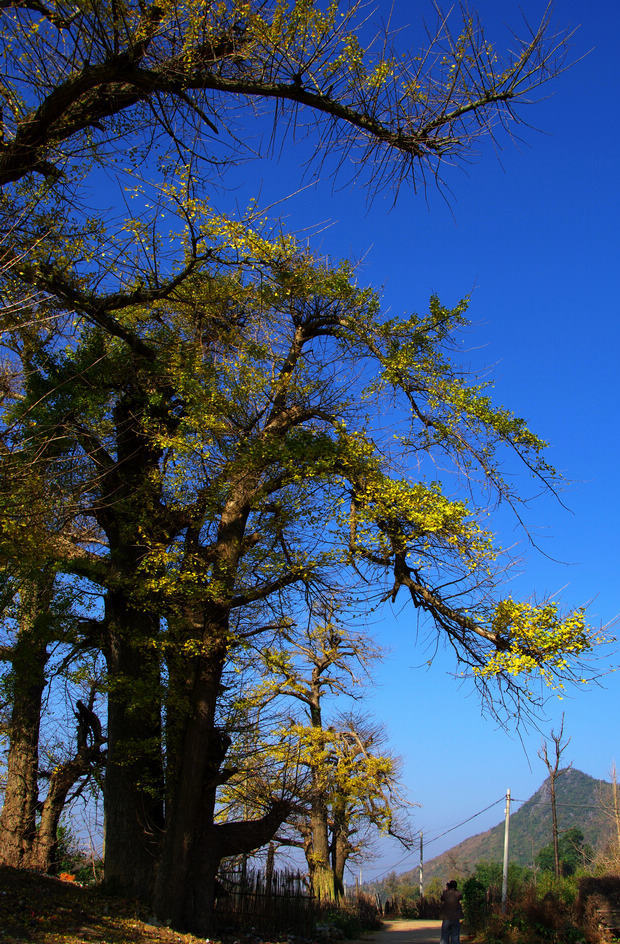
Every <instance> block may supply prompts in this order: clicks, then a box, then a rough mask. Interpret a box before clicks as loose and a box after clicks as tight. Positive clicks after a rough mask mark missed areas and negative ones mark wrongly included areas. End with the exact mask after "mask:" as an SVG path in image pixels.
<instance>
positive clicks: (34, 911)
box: [0, 868, 204, 944]
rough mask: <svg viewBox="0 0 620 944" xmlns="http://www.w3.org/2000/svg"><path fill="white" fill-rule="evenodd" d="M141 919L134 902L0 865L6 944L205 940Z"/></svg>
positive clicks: (0, 933)
mask: <svg viewBox="0 0 620 944" xmlns="http://www.w3.org/2000/svg"><path fill="white" fill-rule="evenodd" d="M146 918H147V915H145V914H140V908H139V906H138V905H136V903H135V902H133V901H128V900H125V899H122V898H111V897H109V896H106V895H104V894H103V893H102V892H101V891H99V890H97V889H91V888H81V887H80V886H77V885H74V884H72V883H69V882H63V881H61V880H60V879H55V878H50V877H49V876H46V875H40V874H38V873H35V872H27V871H18V870H16V869H7V868H0V941H2V942H7V944H25V942H32V944H204V939H203V938H197V937H194V936H193V935H192V934H178V933H177V932H175V931H171V930H170V929H169V928H161V927H157V926H156V925H153V924H149V923H148V921H147V920H146Z"/></svg>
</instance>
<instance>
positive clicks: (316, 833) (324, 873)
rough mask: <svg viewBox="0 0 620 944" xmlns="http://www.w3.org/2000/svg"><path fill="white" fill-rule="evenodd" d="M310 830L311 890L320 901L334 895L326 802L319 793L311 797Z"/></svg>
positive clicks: (331, 897)
mask: <svg viewBox="0 0 620 944" xmlns="http://www.w3.org/2000/svg"><path fill="white" fill-rule="evenodd" d="M310 828H311V830H312V866H313V869H312V891H313V893H314V895H316V897H317V898H319V899H320V900H321V901H333V900H334V899H335V897H336V891H335V888H334V873H333V871H332V868H331V865H330V861H329V824H328V817H327V804H326V803H325V801H324V799H323V797H322V796H320V795H318V796H317V795H315V796H314V797H313V799H312V807H311V810H310Z"/></svg>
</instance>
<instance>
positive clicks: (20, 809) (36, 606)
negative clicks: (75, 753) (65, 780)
mask: <svg viewBox="0 0 620 944" xmlns="http://www.w3.org/2000/svg"><path fill="white" fill-rule="evenodd" d="M52 593H53V577H52V578H44V579H42V580H41V581H23V582H22V585H21V588H20V626H19V631H18V636H17V640H16V642H15V645H14V648H13V653H12V670H11V688H12V700H13V709H12V712H11V722H10V727H9V756H8V764H7V781H6V790H5V794H4V806H3V807H2V813H1V814H0V865H10V866H13V867H15V868H22V867H25V866H26V865H27V864H28V860H29V857H30V852H31V849H32V844H33V841H34V838H35V834H36V813H37V803H38V798H39V793H38V773H39V729H40V724H41V702H42V697H43V691H44V689H45V684H46V677H45V667H46V664H47V660H48V658H49V655H48V651H47V641H48V632H47V628H48V621H49V606H50V603H51V598H52Z"/></svg>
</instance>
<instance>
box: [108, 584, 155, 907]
mask: <svg viewBox="0 0 620 944" xmlns="http://www.w3.org/2000/svg"><path fill="white" fill-rule="evenodd" d="M106 624H107V631H108V644H107V652H106V656H107V662H108V673H109V679H110V682H109V685H110V687H109V694H108V759H107V766H106V776H105V786H104V797H105V825H104V843H105V870H104V877H105V881H106V883H108V884H110V885H111V886H112V887H118V888H120V889H122V890H123V891H125V892H126V893H128V894H131V895H135V896H136V897H138V898H141V899H143V900H147V899H148V898H149V897H150V894H151V891H152V883H153V876H154V872H155V867H156V863H157V856H158V849H159V844H160V841H161V836H162V830H163V770H162V757H161V710H160V709H161V694H160V669H159V658H158V656H157V653H156V650H154V649H153V647H152V645H150V644H149V643H150V642H152V640H154V639H157V637H158V621H157V619H156V618H155V617H153V616H151V615H150V614H148V613H145V612H143V611H140V610H138V609H137V608H136V607H135V606H132V605H131V604H130V602H129V601H128V600H127V598H126V596H125V595H124V594H123V593H122V592H120V591H116V592H115V591H111V592H109V593H108V596H107V599H106Z"/></svg>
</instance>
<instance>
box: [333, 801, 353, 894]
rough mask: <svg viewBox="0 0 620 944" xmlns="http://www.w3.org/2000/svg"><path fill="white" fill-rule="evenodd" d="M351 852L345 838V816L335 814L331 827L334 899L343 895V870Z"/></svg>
mask: <svg viewBox="0 0 620 944" xmlns="http://www.w3.org/2000/svg"><path fill="white" fill-rule="evenodd" d="M350 851H351V846H350V844H349V840H348V836H347V826H346V814H345V813H340V814H339V813H335V814H334V823H333V826H332V843H331V859H332V870H333V873H334V891H335V893H336V898H341V897H342V896H343V895H344V869H345V866H346V864H347V859H348V858H349V854H350Z"/></svg>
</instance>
